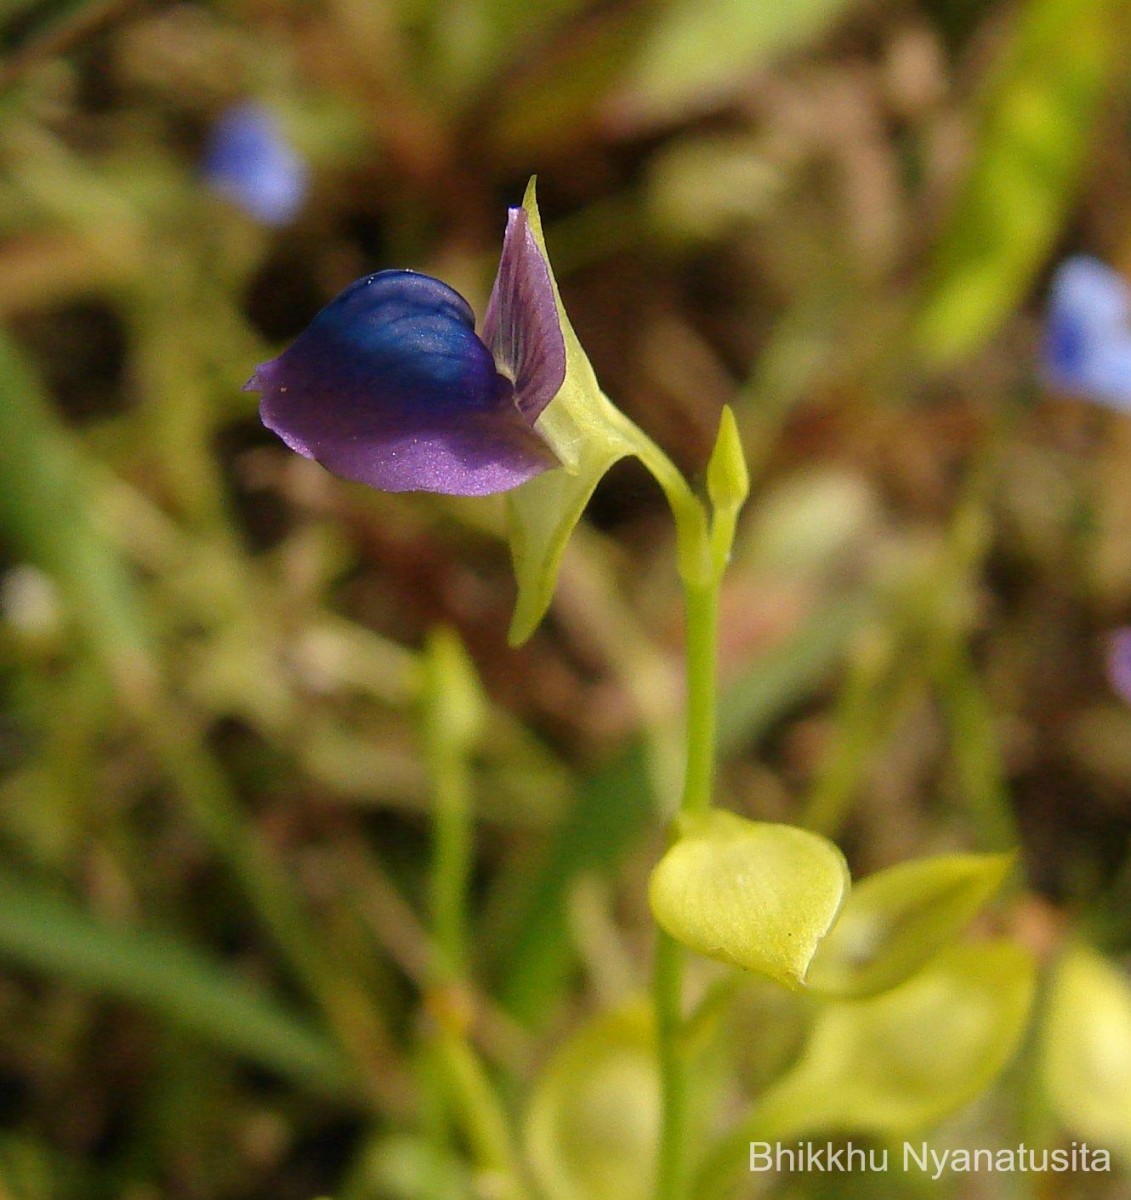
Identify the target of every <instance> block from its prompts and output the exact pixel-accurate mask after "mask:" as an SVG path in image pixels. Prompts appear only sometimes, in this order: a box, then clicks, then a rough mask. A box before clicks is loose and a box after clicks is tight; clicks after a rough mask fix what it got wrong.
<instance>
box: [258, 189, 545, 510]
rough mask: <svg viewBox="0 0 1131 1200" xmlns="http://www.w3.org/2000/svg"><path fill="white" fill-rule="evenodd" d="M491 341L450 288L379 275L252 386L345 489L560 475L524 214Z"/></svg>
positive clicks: (489, 327) (541, 279)
mask: <svg viewBox="0 0 1131 1200" xmlns="http://www.w3.org/2000/svg"><path fill="white" fill-rule="evenodd" d="M485 332H486V334H487V335H488V337H489V341H490V344H491V349H490V350H489V349H488V347H487V345H486V344H484V341H483V340H481V339H480V338H479V337H478V336H477V335H476V333H475V328H474V316H473V314H472V311H471V309H470V307H469V306H468V304H467V303H466V301H465V300H464V299H463V297H461V296H460V295H459V294H458V293H457V292H455V291H454V290H453V289H452V288H450V287H448V286H447V284H444V283H441V282H440V281H439V280H438V279H433V278H432V277H431V276H428V275H422V274H418V273H417V272H414V271H381V272H378V273H377V274H375V275H368V276H365V277H364V278H363V279H359V280H357V281H356V282H355V283H353V284H351V285H350V286H349V287H348V288H346V290H345V291H344V292H342V293H341V294H340V295H339V296H338V297H336V298H335V299H334V300H332V301H331V302H330V303H329V304H328V305H327V306H326V307H325V308H324V309H323V310H322V311H321V312H320V313H319V314H318V315H317V316H316V317H315V318H314V320H313V321H312V322H311V324H310V325H309V326H308V327H307V329H306V330H305V331H304V332H303V333H302V334H301V335H300V336H299V337H298V339H297V340H296V341H295V342H294V344H293V345H292V346H290V348H289V349H287V350H285V351H284V352H283V353H282V354H280V355H279V356H278V358H275V359H272V360H271V361H270V362H267V363H264V364H262V365H261V366H260V367H258V368H257V369H256V372H255V374H254V375H253V376H252V378H251V380H250V382H249V383H248V384H247V385H246V386H247V388H248V389H249V390H252V391H258V392H260V393H262V401H261V404H260V415H261V417H262V419H263V422H264V424H266V425H267V426H268V427H269V428H270V429H272V430H274V431H275V432H276V433H277V434H278V435H279V436H280V437H281V438H282V439H283V441H285V442H286V443H287V445H288V446H290V447H291V448H292V449H293V450H295V451H297V452H298V453H299V454H303V455H305V456H306V457H308V458H313V459H316V460H317V461H318V462H320V463H322V464H323V466H325V467H327V468H328V469H329V470H331V471H333V472H334V473H335V474H338V475H341V476H343V477H345V478H347V479H353V480H356V481H358V482H360V483H365V484H368V485H369V486H371V487H375V488H379V489H381V490H383V491H411V490H421V491H433V492H443V493H446V494H450V495H465V496H478V495H487V494H490V493H493V492H501V491H507V490H509V489H510V488H513V487H517V486H518V485H519V484H521V483H524V482H526V481H527V480H528V479H532V478H533V477H534V476H535V475H538V474H541V473H542V472H543V471H546V470H549V469H551V468H553V467H555V466H557V465H558V463H557V459H556V458H555V457H554V455H553V453H552V452H551V450H550V448H549V447H548V446H547V445H546V443H545V442H544V441H543V440H542V438H541V437H539V435H538V434H537V432H536V431H535V430H534V421H535V420H536V419H537V416H538V415H539V413H541V411H542V409H543V408H545V406H546V404H548V403H549V401H550V400H551V399H552V398H553V396H554V395H555V393H556V392H557V391H558V389H559V388H560V387H561V383H562V380H563V379H564V377H565V343H564V340H563V337H562V333H561V327H560V323H559V320H558V315H557V305H556V301H555V298H554V293H553V287H552V285H551V283H550V277H549V271H548V269H547V267H546V264H545V261H544V259H543V258H542V255H541V253H540V252H539V250H538V248H537V245H536V244H535V243H534V241H533V238H532V237H531V236H530V232H529V228H528V225H527V221H526V214H525V213H523V212H522V211H521V210H513V211H512V214H511V218H510V220H509V222H508V226H507V235H506V238H505V240H504V245H503V254H502V258H501V260H500V265H499V272H498V277H497V278H496V281H495V287H494V289H493V291H492V295H491V302H490V305H489V310H488V317H487V322H486V323H485ZM492 350H493V351H494V354H492ZM500 368H501V369H500ZM512 378H513V380H514V382H512Z"/></svg>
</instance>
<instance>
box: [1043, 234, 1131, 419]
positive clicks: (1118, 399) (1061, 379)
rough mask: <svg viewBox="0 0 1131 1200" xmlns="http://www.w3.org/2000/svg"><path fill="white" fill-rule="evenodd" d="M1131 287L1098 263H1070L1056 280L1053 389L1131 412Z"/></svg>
mask: <svg viewBox="0 0 1131 1200" xmlns="http://www.w3.org/2000/svg"><path fill="white" fill-rule="evenodd" d="M1129 318H1131V285H1129V284H1128V282H1127V280H1126V279H1124V278H1123V276H1122V275H1120V274H1118V273H1117V272H1116V271H1113V270H1112V269H1111V268H1110V267H1108V266H1105V265H1104V264H1103V263H1102V262H1100V261H1099V260H1098V259H1095V258H1088V257H1086V256H1084V255H1077V256H1075V257H1073V258H1069V259H1067V260H1066V261H1065V262H1064V263H1062V264H1061V266H1060V267H1059V268H1058V269H1057V271H1056V274H1055V275H1054V276H1053V279H1052V285H1051V288H1050V293H1049V308H1048V316H1047V319H1046V323H1045V334H1044V346H1043V359H1044V371H1045V377H1046V379H1047V380H1048V382H1049V384H1050V385H1051V386H1053V387H1055V388H1058V389H1060V390H1062V391H1066V392H1076V393H1079V394H1080V395H1082V396H1085V397H1086V398H1088V399H1090V400H1096V401H1099V402H1100V403H1102V404H1110V405H1112V406H1114V407H1116V408H1121V409H1126V408H1131V324H1129Z"/></svg>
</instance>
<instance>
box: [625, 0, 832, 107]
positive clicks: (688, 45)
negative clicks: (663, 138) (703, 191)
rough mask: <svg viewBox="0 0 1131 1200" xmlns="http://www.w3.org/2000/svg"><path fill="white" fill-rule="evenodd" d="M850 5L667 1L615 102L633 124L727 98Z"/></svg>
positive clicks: (798, 0) (803, 0) (804, 0)
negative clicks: (759, 71)
mask: <svg viewBox="0 0 1131 1200" xmlns="http://www.w3.org/2000/svg"><path fill="white" fill-rule="evenodd" d="M848 2H849V0H791V2H790V3H788V4H785V3H781V2H780V0H771V2H767V0H667V3H666V4H664V5H663V6H661V7H660V9H659V12H658V13H657V14H656V15H655V17H654V19H653V22H652V23H651V25H650V28H649V33H648V36H647V37H646V39H645V40H644V43H643V45H642V46H641V48H640V51H639V53H638V54H637V56H636V58H635V59H634V61H633V62H632V64H631V66H630V68H629V70H628V72H627V73H626V77H625V81H624V87H623V90H622V91H621V92H620V94H619V96H618V97H617V99H616V101H615V102H614V104H615V107H616V110H617V113H618V116H623V117H627V119H628V120H629V121H630V122H632V123H634V124H635V123H649V124H651V123H653V122H660V121H666V120H671V119H678V118H680V117H682V116H684V115H685V114H687V113H689V112H698V111H700V110H701V109H703V108H704V107H705V106H707V105H710V104H713V103H716V102H718V101H720V100H725V99H726V98H727V97H728V96H729V95H731V94H732V92H734V91H735V90H736V89H737V88H738V87H740V86H741V85H742V84H743V82H744V81H746V80H747V79H748V78H749V76H750V73H751V72H752V71H753V70H754V69H755V68H756V67H758V66H759V65H760V64H762V63H764V62H767V61H769V60H771V59H773V58H775V57H776V56H778V55H780V54H783V53H785V52H786V51H789V50H792V49H795V48H796V47H798V46H802V45H804V44H805V43H806V42H807V41H809V40H810V39H812V38H814V37H816V36H817V35H818V34H819V33H820V32H821V31H822V30H823V29H824V28H825V27H826V26H827V25H828V24H829V23H830V22H831V21H832V20H833V19H834V18H835V17H837V16H838V15H839V14H840V13H841V11H843V10H844V9H845V8H847V7H848Z"/></svg>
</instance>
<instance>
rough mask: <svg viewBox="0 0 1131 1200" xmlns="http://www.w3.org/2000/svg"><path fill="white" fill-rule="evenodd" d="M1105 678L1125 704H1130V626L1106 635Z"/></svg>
mask: <svg viewBox="0 0 1131 1200" xmlns="http://www.w3.org/2000/svg"><path fill="white" fill-rule="evenodd" d="M1107 678H1108V682H1109V683H1110V684H1111V686H1112V688H1113V689H1114V690H1115V692H1116V693H1117V695H1118V696H1119V697H1120V699H1121V700H1123V702H1124V703H1125V704H1131V627H1127V626H1124V628H1122V629H1116V630H1114V631H1113V632H1112V633H1110V634H1109V635H1108V639H1107Z"/></svg>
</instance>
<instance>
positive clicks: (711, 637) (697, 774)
mask: <svg viewBox="0 0 1131 1200" xmlns="http://www.w3.org/2000/svg"><path fill="white" fill-rule="evenodd" d="M684 596H685V597H686V605H687V769H686V774H685V776H684V782H683V801H682V803H681V805H680V810H681V812H684V813H702V812H706V811H707V809H708V808H710V807H711V797H712V794H713V791H714V776H715V727H716V724H717V709H716V693H717V690H718V689H717V676H718V648H719V584H718V580H714V579H713V580H711V582H710V583H708V584H706V585H701V586H694V585H692V584H690V583H687V584H685V585H684Z"/></svg>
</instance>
